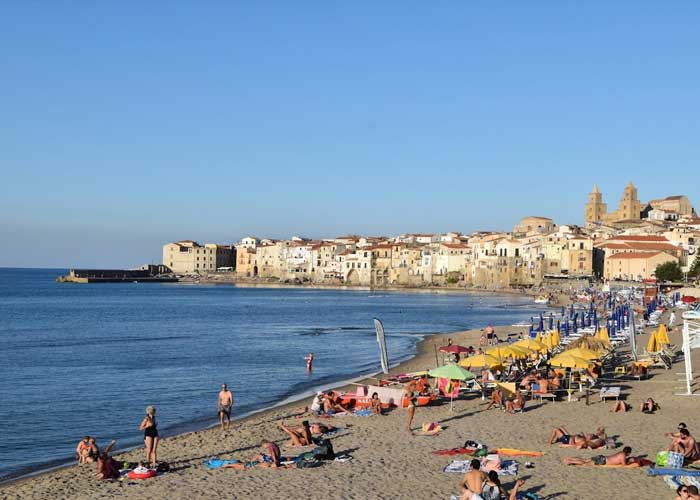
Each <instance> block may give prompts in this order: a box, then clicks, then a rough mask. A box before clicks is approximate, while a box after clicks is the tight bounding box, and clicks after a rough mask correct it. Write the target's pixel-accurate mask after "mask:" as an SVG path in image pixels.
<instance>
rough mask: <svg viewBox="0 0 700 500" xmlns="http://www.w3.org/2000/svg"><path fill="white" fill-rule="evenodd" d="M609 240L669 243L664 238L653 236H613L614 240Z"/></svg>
mask: <svg viewBox="0 0 700 500" xmlns="http://www.w3.org/2000/svg"><path fill="white" fill-rule="evenodd" d="M608 240H615V241H663V242H668V240H667V239H666V238H665V237H664V236H654V235H651V234H628V235H620V236H613V237H612V238H609V239H608Z"/></svg>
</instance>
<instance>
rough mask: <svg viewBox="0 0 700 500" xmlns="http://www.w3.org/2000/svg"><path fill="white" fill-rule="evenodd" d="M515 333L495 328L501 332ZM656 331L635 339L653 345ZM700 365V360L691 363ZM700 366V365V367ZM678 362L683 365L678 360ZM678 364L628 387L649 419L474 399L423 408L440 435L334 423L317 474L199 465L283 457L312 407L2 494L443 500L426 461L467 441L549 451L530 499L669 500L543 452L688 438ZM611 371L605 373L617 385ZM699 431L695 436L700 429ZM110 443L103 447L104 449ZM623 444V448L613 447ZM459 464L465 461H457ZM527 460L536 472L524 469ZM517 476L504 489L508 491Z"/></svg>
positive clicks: (653, 484)
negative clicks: (151, 458)
mask: <svg viewBox="0 0 700 500" xmlns="http://www.w3.org/2000/svg"><path fill="white" fill-rule="evenodd" d="M520 330H521V329H520V328H517V327H501V328H497V329H496V331H497V334H499V336H503V335H504V334H506V333H507V332H509V331H520ZM648 334H649V332H646V333H645V335H643V336H641V337H640V339H639V342H640V346H644V345H646V339H647V338H648ZM479 335H480V332H479V330H470V331H465V332H458V333H450V334H441V335H434V336H432V337H429V338H427V339H425V340H424V341H423V342H421V343H420V344H419V346H418V353H417V356H416V357H414V358H413V359H411V360H409V361H407V362H405V363H403V364H401V365H400V366H398V367H396V368H394V369H393V370H392V372H393V373H404V372H410V371H414V370H422V369H426V368H432V367H434V366H435V346H439V345H443V344H444V343H445V340H446V338H447V337H451V338H452V339H453V341H454V342H455V343H458V344H462V345H476V344H478V338H479ZM680 335H681V334H680V329H679V328H675V329H674V330H673V331H672V332H671V333H670V338H671V341H672V342H673V343H674V344H676V345H680V343H681V341H680ZM696 358H697V356H696ZM696 358H695V359H694V362H695V363H697V362H698V361H700V360H698V359H696ZM681 359H682V358H681ZM682 370H683V363H682V361H681V362H678V363H676V364H675V365H674V366H673V368H672V369H671V370H663V369H654V370H653V371H652V377H651V378H650V379H648V380H642V381H637V380H629V379H625V380H624V381H621V382H620V383H619V384H615V385H621V386H622V387H623V389H622V392H623V394H624V397H625V399H626V400H627V401H628V402H629V403H631V404H632V405H633V406H635V407H636V406H637V405H638V404H639V402H640V401H641V400H642V399H644V398H646V397H649V396H651V397H653V398H654V399H655V400H656V401H658V403H659V404H660V405H661V410H660V411H658V412H657V413H656V414H654V415H645V414H641V413H639V412H638V411H636V409H635V410H634V411H632V412H631V413H626V414H613V413H611V412H610V410H611V405H612V403H601V402H600V401H599V399H598V397H597V395H594V396H592V397H591V398H590V404H589V405H588V406H587V405H586V403H585V401H583V400H581V401H572V402H567V401H566V399H565V398H562V399H563V400H560V401H557V402H555V403H551V402H545V403H539V402H534V401H532V402H531V401H528V405H527V408H526V411H525V412H524V413H523V414H517V415H511V414H506V413H503V412H502V411H500V410H495V409H492V410H488V411H487V410H486V409H485V407H486V402H485V401H482V400H481V398H480V396H479V395H471V396H469V399H460V400H458V401H456V402H455V404H454V411H450V407H449V404H446V405H440V406H430V407H421V408H418V409H417V410H416V416H415V419H414V427H416V426H418V427H419V426H420V425H421V424H422V423H423V422H432V421H439V422H440V423H441V424H442V426H443V428H444V430H443V432H442V433H440V434H439V435H437V436H432V437H426V436H412V435H410V434H409V433H408V432H407V431H406V410H404V409H395V410H394V411H391V412H390V413H389V414H388V415H385V416H372V417H365V418H362V417H354V416H345V417H336V418H332V419H328V421H329V422H330V423H331V424H332V425H334V426H337V427H345V428H347V431H348V432H346V433H345V434H344V435H341V436H339V437H337V438H334V439H333V443H334V448H335V451H336V452H337V453H348V454H350V455H351V456H352V457H353V459H352V460H351V461H348V462H343V463H340V462H326V463H324V464H323V465H322V466H321V467H317V468H311V469H281V470H271V469H247V470H245V471H236V470H231V469H218V470H209V469H207V468H206V467H205V466H204V465H202V461H203V460H206V459H207V458H209V457H213V456H218V457H221V458H226V459H228V458H236V459H240V460H247V459H249V457H251V456H253V455H254V454H256V453H258V444H259V442H260V440H261V439H262V438H268V439H271V440H274V441H275V442H277V443H278V444H279V445H280V447H281V449H282V453H283V455H293V454H297V453H298V452H299V451H298V450H295V449H294V448H290V447H288V446H286V442H287V439H286V436H285V435H284V434H283V432H282V431H281V430H280V429H279V428H278V423H279V421H281V420H283V419H284V420H287V421H290V422H292V423H294V424H298V423H299V422H300V421H301V419H300V418H299V417H300V414H301V411H300V406H303V405H305V404H310V401H302V402H300V403H295V404H290V405H287V406H283V407H278V408H275V409H272V410H267V411H264V412H261V413H259V414H256V415H254V416H252V417H250V418H247V419H244V420H242V421H238V422H236V423H235V424H234V426H233V429H232V431H231V432H229V433H226V434H222V432H221V431H219V430H218V429H207V430H203V431H198V432H192V433H188V434H183V435H179V436H175V437H170V438H166V439H164V440H163V441H162V442H161V444H160V446H159V459H160V460H163V461H167V462H169V463H170V465H171V466H172V471H171V472H169V473H167V474H163V475H161V476H159V477H157V478H155V479H149V480H145V481H131V480H122V481H115V482H109V481H99V480H97V479H96V478H95V477H94V472H95V465H94V464H91V465H84V466H71V467H67V468H64V469H61V470H57V471H53V472H49V473H44V474H40V475H37V476H34V477H31V478H27V479H22V480H18V481H15V482H13V483H9V484H5V485H3V486H2V487H0V499H7V500H9V499H30V498H31V499H39V500H49V499H68V498H85V499H92V498H94V499H97V498H134V499H143V498H169V499H188V500H189V499H193V498H235V499H256V500H258V499H261V498H263V499H273V498H275V499H278V498H279V499H281V498H293V499H296V498H325V499H336V498H337V499H357V500H360V499H404V498H406V499H448V498H450V495H452V494H458V493H459V484H460V479H461V476H462V475H461V474H448V473H444V472H442V469H443V468H444V467H445V465H447V464H448V463H449V462H450V461H451V460H452V458H453V457H443V456H438V455H434V454H432V453H431V451H433V450H438V449H444V448H453V447H458V446H461V445H462V444H463V443H464V441H465V440H467V439H472V440H477V441H480V442H483V443H485V444H487V445H488V446H489V447H490V448H496V447H512V448H520V449H526V450H536V451H542V452H545V455H544V456H542V457H538V458H523V457H520V458H519V461H520V463H521V467H520V473H519V476H518V477H519V478H521V479H525V480H526V484H525V491H533V492H535V493H537V494H538V495H541V496H547V497H548V498H562V499H563V498H572V499H591V500H592V499H599V498H613V497H614V498H629V499H633V498H674V496H673V493H674V492H672V490H671V489H669V488H668V486H667V485H666V484H665V483H664V481H663V480H662V479H661V478H660V477H649V476H647V475H646V470H645V469H605V468H596V467H574V466H566V465H563V464H562V458H563V457H565V456H582V457H590V456H593V455H597V454H600V453H605V454H610V453H612V451H609V450H604V449H603V450H580V451H576V450H572V449H560V448H559V447H558V446H556V445H554V446H551V445H549V444H548V438H549V434H550V431H551V429H552V427H554V426H560V425H565V426H566V427H567V428H568V429H569V430H570V431H572V432H574V433H576V432H583V431H585V432H593V431H594V430H595V428H596V427H597V426H600V425H602V426H605V428H606V429H607V431H608V434H609V435H611V436H618V438H617V440H618V443H624V445H628V446H631V447H632V449H633V455H641V454H646V455H648V456H649V458H651V459H653V457H654V456H655V454H656V452H657V451H659V450H662V449H665V447H666V446H667V445H668V442H669V439H668V438H666V437H664V436H663V433H664V432H671V431H674V430H675V429H676V425H677V424H678V422H681V421H684V422H687V423H688V425H689V428H690V431H691V433H697V429H696V428H695V422H697V420H695V419H694V418H693V417H694V416H696V415H697V408H698V403H697V401H696V399H695V398H690V397H681V396H673V393H674V392H675V391H674V388H675V387H676V386H679V385H680V383H678V382H677V379H678V378H679V377H680V376H679V375H677V373H680V372H682ZM610 376H611V375H607V376H604V377H610ZM694 431H695V432H694ZM100 444H102V445H106V444H107V443H100ZM619 449H621V448H618V450H619ZM142 457H143V451H142V449H138V450H133V451H130V452H127V453H123V454H120V455H118V458H119V459H122V460H128V461H131V462H135V461H139V460H141V459H142ZM454 458H460V459H466V458H469V456H468V455H460V456H458V457H454ZM526 460H530V461H532V462H534V464H535V466H534V468H532V469H527V468H524V467H523V464H524V462H525V461H526ZM514 481H515V477H507V478H506V480H505V482H504V484H505V486H506V487H510V486H512V484H513V483H514Z"/></svg>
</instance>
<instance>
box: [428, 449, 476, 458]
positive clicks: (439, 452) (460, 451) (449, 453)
mask: <svg viewBox="0 0 700 500" xmlns="http://www.w3.org/2000/svg"><path fill="white" fill-rule="evenodd" d="M474 452H476V448H452V449H449V450H436V451H433V452H432V453H433V454H434V455H445V456H452V455H472V454H473V453H474Z"/></svg>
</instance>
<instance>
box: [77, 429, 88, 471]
mask: <svg viewBox="0 0 700 500" xmlns="http://www.w3.org/2000/svg"><path fill="white" fill-rule="evenodd" d="M89 453H90V436H83V439H81V440H80V442H79V443H78V446H77V447H76V448H75V457H76V458H77V460H78V464H86V463H88V462H87V459H88V455H89Z"/></svg>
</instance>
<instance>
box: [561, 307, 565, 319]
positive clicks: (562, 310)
mask: <svg viewBox="0 0 700 500" xmlns="http://www.w3.org/2000/svg"><path fill="white" fill-rule="evenodd" d="M564 314H566V308H564V306H561V317H562V318H563V317H564Z"/></svg>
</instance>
